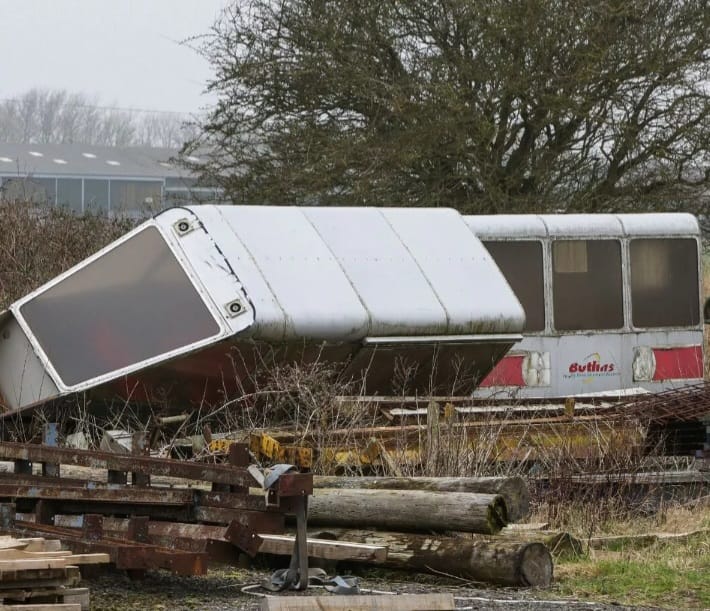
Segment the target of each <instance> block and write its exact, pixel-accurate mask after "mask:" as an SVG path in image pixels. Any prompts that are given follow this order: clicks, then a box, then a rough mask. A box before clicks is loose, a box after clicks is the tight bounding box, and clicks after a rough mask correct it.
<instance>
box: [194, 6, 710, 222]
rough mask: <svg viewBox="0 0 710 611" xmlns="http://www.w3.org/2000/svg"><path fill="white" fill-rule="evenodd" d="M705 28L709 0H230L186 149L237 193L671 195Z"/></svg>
mask: <svg viewBox="0 0 710 611" xmlns="http://www.w3.org/2000/svg"><path fill="white" fill-rule="evenodd" d="M709 37H710V10H709V7H708V2H707V0H643V1H641V0H581V1H579V2H565V1H563V0H515V1H512V2H511V1H510V0H492V1H490V2H471V1H470V0H432V1H429V2H421V1H414V0H386V1H383V2H370V1H367V0H249V1H247V0H243V1H241V2H240V1H236V2H233V3H232V4H231V5H230V6H229V7H228V8H227V9H226V10H225V11H224V13H223V14H222V16H221V17H220V19H219V20H218V21H217V22H216V23H215V24H214V26H213V28H212V30H211V32H210V33H209V34H208V35H206V36H205V37H203V38H202V39H201V40H199V41H197V44H198V45H199V48H200V49H201V52H202V53H203V54H204V56H205V57H206V58H207V59H208V60H209V61H210V62H211V64H212V66H213V68H214V73H215V76H214V78H213V79H212V81H211V82H210V83H209V86H208V90H209V91H211V92H213V93H216V94H217V95H218V96H219V101H218V103H217V104H216V106H215V107H214V110H213V111H212V112H211V113H210V114H209V116H208V118H207V119H206V120H205V121H204V122H202V124H201V129H202V135H201V137H200V138H197V139H194V140H193V141H192V142H191V143H190V145H189V146H188V147H186V149H185V152H187V153H189V152H190V151H191V150H195V149H196V148H197V147H202V148H205V147H206V148H209V149H212V150H213V151H214V152H213V154H212V159H211V161H210V163H209V164H208V165H207V166H204V167H203V168H202V170H203V172H204V173H205V174H207V175H210V176H211V178H212V180H219V181H220V182H221V183H222V185H223V186H224V187H225V189H226V191H227V193H229V194H231V196H232V198H233V199H234V200H237V201H245V200H246V201H253V202H264V203H269V202H275V203H279V202H284V201H285V202H311V201H319V202H321V203H331V204H387V205H397V204H402V205H433V206H440V205H450V206H455V207H457V208H459V209H460V210H463V211H466V212H504V211H526V210H541V209H553V210H559V209H565V210H575V209H576V210H589V211H599V210H606V209H629V208H637V207H639V208H641V207H642V208H653V207H656V208H661V207H667V206H670V205H672V204H670V203H669V202H670V201H671V200H673V202H675V204H673V205H677V204H678V202H681V203H682V205H686V206H687V205H689V203H690V202H693V201H698V200H697V195H698V193H702V192H704V191H705V190H707V186H708V182H709V181H710V163H709V162H710V159H709V155H708V151H709V148H710V147H709V142H710V104H709V101H710V91H709V87H708V69H709V67H710V53H709V45H708V42H709ZM196 169H197V168H196Z"/></svg>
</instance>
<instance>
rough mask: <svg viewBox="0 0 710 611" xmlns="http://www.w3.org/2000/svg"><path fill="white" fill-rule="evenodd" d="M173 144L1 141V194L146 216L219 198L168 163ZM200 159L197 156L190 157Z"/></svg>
mask: <svg viewBox="0 0 710 611" xmlns="http://www.w3.org/2000/svg"><path fill="white" fill-rule="evenodd" d="M177 153H178V151H177V150H175V149H165V148H145V147H126V148H114V147H99V146H86V145H82V144H7V143H2V142H0V199H3V200H5V201H20V200H25V201H31V202H34V203H36V204H46V205H59V206H67V207H68V208H70V209H72V210H74V211H76V212H78V213H83V212H87V211H93V212H97V213H104V214H107V215H111V216H114V215H129V216H142V215H147V214H151V213H153V212H157V211H158V210H162V209H163V208H168V207H171V206H176V205H183V204H196V203H220V201H221V199H222V192H221V190H220V189H218V188H214V187H204V186H200V185H199V184H198V182H197V179H196V177H195V176H194V175H192V174H190V172H189V171H188V170H186V169H185V168H182V167H180V166H177V165H175V164H173V163H171V162H170V159H171V158H173V157H175V156H177ZM189 159H190V161H194V162H195V163H199V159H198V158H189Z"/></svg>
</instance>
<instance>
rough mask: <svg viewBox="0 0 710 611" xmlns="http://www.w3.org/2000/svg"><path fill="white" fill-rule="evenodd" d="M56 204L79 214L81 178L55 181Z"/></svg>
mask: <svg viewBox="0 0 710 611" xmlns="http://www.w3.org/2000/svg"><path fill="white" fill-rule="evenodd" d="M57 204H58V205H60V206H66V207H67V208H70V209H71V210H74V211H75V212H79V213H81V178H58V179H57Z"/></svg>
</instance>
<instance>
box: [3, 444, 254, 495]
mask: <svg viewBox="0 0 710 611" xmlns="http://www.w3.org/2000/svg"><path fill="white" fill-rule="evenodd" d="M0 458H3V459H5V460H30V461H33V462H50V463H62V464H69V465H78V466H83V467H93V468H96V469H110V470H115V471H125V472H133V473H146V474H150V475H160V476H166V477H178V478H183V479H193V480H199V481H207V482H216V483H220V484H231V485H234V486H249V485H252V484H253V478H252V476H251V475H249V473H248V472H247V470H246V469H245V468H242V467H233V466H231V465H215V464H207V463H193V462H185V461H179V460H172V459H169V458H152V457H147V456H131V455H126V454H123V455H122V454H112V453H110V452H95V451H91V450H76V449H73V448H53V447H48V446H42V445H36V444H22V443H13V442H3V443H0Z"/></svg>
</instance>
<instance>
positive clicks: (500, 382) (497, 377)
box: [479, 355, 525, 387]
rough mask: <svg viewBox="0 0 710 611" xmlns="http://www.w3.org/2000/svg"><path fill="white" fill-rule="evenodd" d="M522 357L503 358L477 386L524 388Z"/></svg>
mask: <svg viewBox="0 0 710 611" xmlns="http://www.w3.org/2000/svg"><path fill="white" fill-rule="evenodd" d="M524 358H525V357H524V356H523V355H513V356H505V357H503V359H502V360H500V361H499V362H498V364H497V365H496V366H495V367H494V368H493V369H492V370H491V372H490V373H489V374H488V375H487V376H486V377H485V378H484V379H483V381H482V382H481V383H480V384H479V386H482V387H488V386H525V380H524V379H523V359H524Z"/></svg>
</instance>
